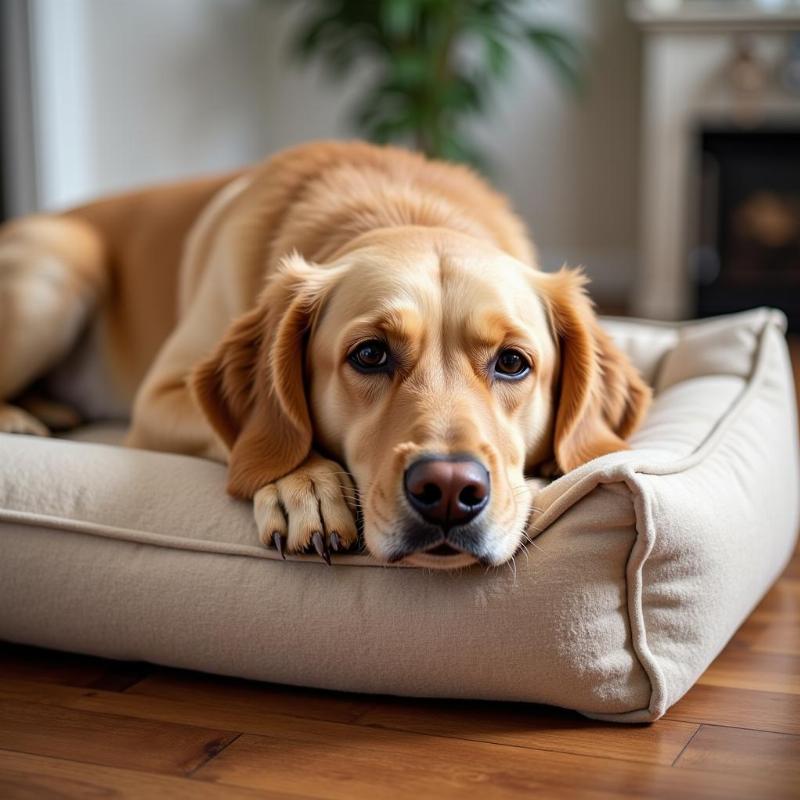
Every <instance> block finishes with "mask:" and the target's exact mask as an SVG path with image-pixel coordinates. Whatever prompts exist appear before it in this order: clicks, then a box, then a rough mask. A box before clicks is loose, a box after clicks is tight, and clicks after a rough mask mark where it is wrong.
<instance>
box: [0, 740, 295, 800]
mask: <svg viewBox="0 0 800 800" xmlns="http://www.w3.org/2000/svg"><path fill="white" fill-rule="evenodd" d="M0 797H2V798H4V800H73V799H74V800H86V798H109V797H113V798H116V799H117V800H142V798H153V799H155V798H169V799H170V800H228V798H230V800H256V799H257V798H261V800H287V798H290V797H291V798H292V799H293V800H297V799H298V795H296V794H292V795H287V794H285V793H283V792H279V793H275V792H265V791H263V790H262V791H258V792H256V791H252V790H249V789H236V788H233V787H230V786H225V787H219V786H214V785H213V784H209V783H203V782H200V781H191V780H185V779H183V778H173V777H170V776H165V775H153V774H149V773H144V772H136V771H134V770H129V769H119V768H115V767H101V766H97V765H96V764H82V763H79V762H76V761H65V760H62V759H56V758H45V757H43V756H33V755H29V754H28V753H12V752H8V751H5V750H0Z"/></svg>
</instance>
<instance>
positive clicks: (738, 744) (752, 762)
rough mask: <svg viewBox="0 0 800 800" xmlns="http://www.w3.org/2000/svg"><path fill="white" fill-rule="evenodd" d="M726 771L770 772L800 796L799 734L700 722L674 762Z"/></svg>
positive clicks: (774, 777)
mask: <svg viewBox="0 0 800 800" xmlns="http://www.w3.org/2000/svg"><path fill="white" fill-rule="evenodd" d="M676 766H678V767H681V768H690V769H695V770H697V769H699V770H703V771H706V770H715V771H719V772H722V773H724V774H726V775H745V776H747V775H754V774H759V773H761V774H764V775H769V776H770V780H771V781H773V782H774V783H775V784H780V785H781V786H783V787H785V788H787V789H791V788H794V790H795V797H800V736H791V735H788V734H785V733H767V732H764V731H750V730H744V729H742V728H721V727H717V726H714V725H703V726H702V727H701V728H700V730H699V731H698V733H697V735H696V736H695V737H694V738H693V739H692V741H691V743H690V744H689V746H688V747H687V748H686V749H685V750H684V751H683V753H682V754H681V756H680V758H679V759H678V761H677V762H676Z"/></svg>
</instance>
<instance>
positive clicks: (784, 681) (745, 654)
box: [698, 638, 800, 695]
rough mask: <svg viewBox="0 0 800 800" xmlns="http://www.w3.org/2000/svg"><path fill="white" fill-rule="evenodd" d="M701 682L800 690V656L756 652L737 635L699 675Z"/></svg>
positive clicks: (789, 691) (745, 687) (703, 684)
mask: <svg viewBox="0 0 800 800" xmlns="http://www.w3.org/2000/svg"><path fill="white" fill-rule="evenodd" d="M698 683H699V684H700V685H701V686H725V687H728V688H731V689H751V690H755V691H763V692H778V693H784V694H794V695H796V694H800V657H797V656H791V655H778V654H774V653H756V652H753V651H752V650H749V649H747V647H746V645H745V644H744V643H742V642H740V641H738V640H737V639H735V638H734V640H733V641H732V642H731V643H730V644H729V645H728V646H727V647H726V648H725V650H723V651H722V653H721V654H720V655H719V656H718V657H717V659H716V661H714V662H713V663H712V664H711V666H710V667H709V668H708V669H707V670H706V671H705V672H704V673H703V674H702V675H701V676H700V678H699V680H698Z"/></svg>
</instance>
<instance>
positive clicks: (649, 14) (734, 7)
mask: <svg viewBox="0 0 800 800" xmlns="http://www.w3.org/2000/svg"><path fill="white" fill-rule="evenodd" d="M673 6H674V7H673ZM768 7H769V5H768V4H767V5H766V6H765V4H762V3H758V2H754V0H691V1H690V2H677V3H676V2H673V3H663V2H662V3H658V2H655V3H653V2H646V0H644V1H643V0H633V2H630V3H628V14H629V16H630V17H631V19H632V20H633V21H634V22H636V23H637V24H638V25H639V26H640V27H641V28H643V29H644V30H646V31H661V32H663V31H670V32H675V31H680V32H684V33H698V32H699V33H708V32H715V33H731V32H734V31H750V32H763V31H786V30H787V29H791V28H800V3H796V2H795V3H782V4H775V6H774V7H773V8H772V9H771V10H767V8H768Z"/></svg>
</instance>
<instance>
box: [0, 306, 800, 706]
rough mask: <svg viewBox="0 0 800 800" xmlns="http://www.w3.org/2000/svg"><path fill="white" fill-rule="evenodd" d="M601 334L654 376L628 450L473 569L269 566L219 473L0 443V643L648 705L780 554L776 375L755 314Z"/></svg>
mask: <svg viewBox="0 0 800 800" xmlns="http://www.w3.org/2000/svg"><path fill="white" fill-rule="evenodd" d="M604 324H605V325H606V327H607V329H608V330H609V331H610V332H611V333H612V335H613V336H614V337H615V339H616V340H617V341H618V343H619V344H620V345H621V346H622V347H623V349H625V350H626V351H627V352H628V353H629V354H630V355H631V357H632V358H633V360H634V362H635V363H636V364H637V366H638V367H639V369H640V370H641V371H642V373H643V374H644V375H645V377H646V378H647V379H648V380H649V381H650V382H651V383H652V385H653V386H654V387H655V390H656V398H655V402H654V405H653V408H652V411H651V412H650V414H649V416H648V419H647V421H646V423H645V425H644V427H643V428H642V429H641V430H640V431H639V432H638V433H637V434H636V436H635V437H634V439H633V441H632V449H631V450H630V451H629V452H624V453H615V454H612V455H609V456H605V457H603V458H599V459H597V460H595V461H593V462H591V463H589V464H586V465H584V466H583V467H581V468H579V469H577V470H575V471H573V472H571V473H569V474H567V475H565V476H564V477H562V478H560V479H558V480H556V481H554V482H552V483H550V484H548V485H544V486H543V487H542V489H541V491H540V492H539V494H538V498H537V501H536V508H537V510H536V512H535V515H534V517H533V519H532V523H531V530H530V536H531V538H532V539H533V544H530V545H528V548H527V551H526V552H523V553H520V554H518V555H517V557H516V559H515V563H514V564H509V565H507V566H504V567H501V568H497V569H492V570H489V571H486V570H484V569H482V568H472V569H469V570H467V571H464V572H462V573H459V574H451V573H439V572H428V571H425V570H419V569H413V568H387V567H384V566H379V565H376V564H375V563H373V562H372V561H371V560H370V559H369V558H368V557H366V556H361V555H349V556H342V557H338V558H336V559H335V566H334V567H333V568H330V567H326V566H325V565H324V564H322V563H321V562H320V561H319V559H317V558H316V557H314V558H310V557H299V558H296V559H292V560H290V561H289V562H286V563H284V562H281V561H277V560H276V554H275V552H274V551H270V550H266V549H264V548H262V547H260V546H259V545H258V543H257V538H256V531H255V527H254V523H253V519H252V512H251V509H250V506H249V504H247V503H244V502H241V501H237V500H234V499H232V498H230V497H228V496H226V494H225V492H224V485H225V468H224V467H223V466H221V465H219V464H215V463H212V462H208V461H203V460H199V459H194V458H189V457H185V456H178V455H168V454H162V453H150V452H143V451H129V450H125V449H123V448H121V447H119V446H117V445H116V444H115V442H117V441H118V440H119V436H120V430H119V429H118V428H117V429H114V428H110V429H109V428H108V427H106V428H98V427H94V428H87V429H84V430H80V431H78V432H77V433H76V434H75V435H74V436H73V439H72V440H71V441H65V440H54V439H37V438H32V437H27V436H9V435H0V638H4V639H7V640H9V641H12V642H19V643H25V644H32V645H41V646H44V647H52V648H58V649H62V650H71V651H79V652H83V653H90V654H95V655H99V656H105V657H110V658H117V659H142V660H146V661H151V662H155V663H159V664H166V665H172V666H176V667H187V668H191V669H198V670H205V671H208V672H218V673H224V674H228V675H237V676H243V677H246V678H256V679H261V680H267V681H276V682H280V683H289V684H297V685H306V686H316V687H324V688H329V689H340V690H348V691H359V692H381V693H389V694H399V695H418V696H437V697H463V698H485V699H499V700H517V701H530V702H537V703H550V704H554V705H558V706H565V707H568V708H573V709H577V710H578V711H580V712H582V713H583V714H586V715H589V716H593V717H600V718H604V719H613V720H619V721H626V722H643V721H648V720H654V719H656V718H658V717H659V716H661V715H662V714H663V713H664V712H665V710H666V709H667V708H668V707H669V706H670V705H671V704H673V703H674V702H676V701H677V700H678V699H679V698H680V697H681V696H682V695H683V694H684V692H686V691H687V689H688V688H689V687H690V686H691V685H692V683H693V682H694V681H695V680H696V679H697V677H698V676H699V675H700V674H701V673H702V672H703V670H704V669H705V668H706V667H707V666H708V664H709V663H710V662H711V660H712V659H713V658H714V657H715V656H716V654H717V653H718V652H719V651H720V649H721V648H722V647H723V646H724V644H725V643H726V642H727V641H728V639H729V638H730V636H731V635H732V634H733V633H734V631H735V630H736V628H737V627H738V626H739V624H740V623H741V622H742V621H743V620H744V619H745V617H746V616H747V614H748V613H749V612H750V610H751V609H752V608H753V607H754V605H755V604H756V603H757V602H758V600H759V599H760V598H761V596H762V595H763V594H764V592H765V591H766V590H767V589H768V588H769V586H770V584H771V583H772V582H773V581H774V580H775V578H776V577H777V576H778V575H779V574H780V572H781V570H782V569H783V567H784V565H785V564H786V562H787V560H788V559H789V557H790V554H791V553H792V550H793V547H794V541H795V536H796V532H797V528H798V483H799V482H800V475H799V471H798V448H797V425H796V410H795V398H794V393H793V388H792V375H791V370H790V365H789V362H788V358H787V349H786V345H785V342H784V338H783V327H784V319H783V317H782V316H781V315H780V314H779V313H778V312H775V311H770V310H765V309H761V310H756V311H752V312H747V313H743V314H737V315H733V316H729V317H722V318H717V319H713V320H706V321H701V322H691V323H684V324H680V325H672V324H659V323H650V322H637V321H625V320H613V319H612V320H605V321H604ZM98 442H105V443H98ZM109 442H110V444H109Z"/></svg>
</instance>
